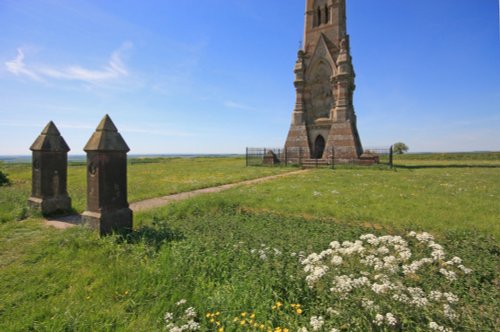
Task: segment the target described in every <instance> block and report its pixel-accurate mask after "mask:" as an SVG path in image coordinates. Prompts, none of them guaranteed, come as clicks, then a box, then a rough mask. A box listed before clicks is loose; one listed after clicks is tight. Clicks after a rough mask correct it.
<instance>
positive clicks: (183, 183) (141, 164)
mask: <svg viewBox="0 0 500 332" xmlns="http://www.w3.org/2000/svg"><path fill="white" fill-rule="evenodd" d="M0 169H1V170H2V171H4V172H5V173H7V174H8V175H9V178H10V179H11V181H12V182H13V185H12V186H9V187H2V188H1V189H0V222H4V221H7V220H12V219H23V218H24V217H26V215H27V210H26V200H27V199H28V197H29V195H30V190H31V165H29V164H0ZM85 170H86V167H85V166H84V165H81V164H76V165H70V166H69V170H68V192H69V195H70V196H71V199H72V202H73V207H74V208H75V210H77V211H79V212H81V211H83V210H84V209H85V201H86V186H85V181H86V178H85ZM289 170H290V169H285V168H279V167H277V168H264V167H245V160H244V159H243V158H192V159H184V158H170V159H168V158H166V159H153V160H151V161H149V160H132V162H131V163H129V166H128V186H129V202H136V201H140V200H143V199H147V198H153V197H158V196H163V195H169V194H173V193H178V192H184V191H189V190H194V189H200V188H206V187H211V186H216V185H220V184H225V183H232V182H238V181H242V180H247V179H253V178H258V177H262V176H267V175H273V174H278V173H281V172H285V171H289Z"/></svg>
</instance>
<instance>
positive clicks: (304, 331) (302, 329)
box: [297, 327, 308, 332]
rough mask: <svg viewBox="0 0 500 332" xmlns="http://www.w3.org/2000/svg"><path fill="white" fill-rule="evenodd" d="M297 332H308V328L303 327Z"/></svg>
mask: <svg viewBox="0 0 500 332" xmlns="http://www.w3.org/2000/svg"><path fill="white" fill-rule="evenodd" d="M297 332H308V331H307V328H306V327H301V328H299V329H298V330H297Z"/></svg>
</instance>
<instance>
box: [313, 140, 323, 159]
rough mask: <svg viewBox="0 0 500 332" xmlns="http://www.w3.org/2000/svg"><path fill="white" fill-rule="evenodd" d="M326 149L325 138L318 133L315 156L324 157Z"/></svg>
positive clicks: (317, 157) (316, 157) (315, 142)
mask: <svg viewBox="0 0 500 332" xmlns="http://www.w3.org/2000/svg"><path fill="white" fill-rule="evenodd" d="M324 151H325V139H324V138H323V136H321V135H318V137H316V140H315V141H314V158H315V159H321V158H323V152H324Z"/></svg>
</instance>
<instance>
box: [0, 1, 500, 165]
mask: <svg viewBox="0 0 500 332" xmlns="http://www.w3.org/2000/svg"><path fill="white" fill-rule="evenodd" d="M347 2H348V4H347V5H348V32H349V34H350V35H351V44H352V45H351V46H352V56H353V60H354V67H355V70H356V74H357V77H356V85H357V89H356V91H355V95H354V104H355V108H356V113H357V116H358V129H359V132H360V136H361V140H362V143H363V146H365V147H379V146H388V145H390V144H391V143H394V142H396V141H403V142H405V143H407V144H408V145H409V146H410V150H411V151H414V152H415V151H474V150H496V151H498V150H500V36H499V32H500V24H499V18H498V17H499V2H498V0H438V1H436V0H418V1H417V0H412V1H407V0H404V1H403V0H378V1H372V0H348V1H347ZM303 15H304V0H273V1H270V0H267V1H264V0H201V1H200V0H196V1H195V0H181V1H178V0H176V1H173V0H162V1H160V0H150V1H139V0H135V1H132V0H127V1H111V0H110V1H107V0H106V1H105V0H86V1H85V0H79V1H76V0H75V1H71V0H64V1H63V0H36V1H35V0H1V1H0V31H2V33H1V34H0V119H1V121H0V141H1V142H2V143H1V144H0V154H1V155H10V154H28V153H29V150H28V148H29V146H30V145H31V143H32V142H33V141H34V140H35V138H36V136H37V135H38V134H39V133H40V131H41V130H42V129H43V127H44V126H45V124H46V123H47V122H48V121H49V120H53V121H54V122H55V123H56V125H57V126H58V128H59V129H60V131H61V133H62V135H63V136H64V137H65V139H66V141H67V142H68V144H69V145H70V147H71V149H72V151H71V153H73V154H82V153H83V151H82V149H83V146H84V145H85V143H86V141H87V139H88V138H89V137H90V136H91V134H92V132H93V130H94V129H95V127H96V126H97V124H98V122H99V121H100V119H101V118H102V117H103V116H104V114H106V113H108V114H109V115H110V116H111V118H112V119H113V121H114V122H115V124H116V126H117V127H118V129H119V130H120V132H121V133H122V135H123V137H124V138H125V140H126V141H127V143H128V144H129V146H130V147H131V149H132V151H131V152H132V153H137V154H142V153H243V152H244V149H245V147H246V146H273V147H274V146H282V145H283V144H284V142H285V139H286V135H287V132H288V128H289V126H290V119H291V112H292V110H293V105H294V88H293V83H292V82H293V65H294V62H295V59H296V54H297V49H298V46H299V41H300V39H301V38H302V34H303Z"/></svg>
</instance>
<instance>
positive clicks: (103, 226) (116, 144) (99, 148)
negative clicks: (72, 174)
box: [82, 115, 132, 235]
mask: <svg viewBox="0 0 500 332" xmlns="http://www.w3.org/2000/svg"><path fill="white" fill-rule="evenodd" d="M83 150H84V151H85V152H87V210H86V211H85V212H84V213H83V215H82V219H83V223H84V224H87V225H89V226H90V227H92V228H95V229H98V230H99V231H100V233H101V235H106V234H110V233H112V232H117V233H128V232H130V231H132V210H130V209H129V204H128V201H127V152H128V151H130V149H129V147H128V146H127V143H125V141H124V140H123V138H122V136H121V135H120V133H118V130H117V129H116V127H115V125H114V124H113V121H111V118H110V117H109V116H108V115H106V116H105V117H104V118H103V119H102V120H101V122H100V123H99V125H98V126H97V129H96V131H95V132H94V134H93V135H92V137H90V139H89V141H88V143H87V145H85V148H84V149H83Z"/></svg>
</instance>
